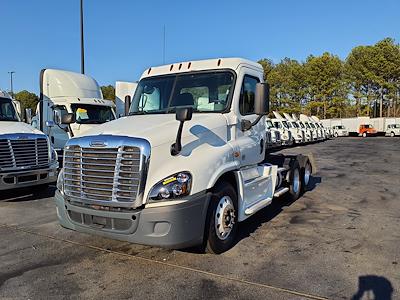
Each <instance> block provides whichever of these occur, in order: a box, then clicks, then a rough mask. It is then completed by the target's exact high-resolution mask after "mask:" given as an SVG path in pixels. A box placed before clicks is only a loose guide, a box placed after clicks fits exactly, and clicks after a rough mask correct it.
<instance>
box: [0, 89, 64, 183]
mask: <svg viewBox="0 0 400 300" xmlns="http://www.w3.org/2000/svg"><path fill="white" fill-rule="evenodd" d="M57 169H58V162H57V154H56V153H55V151H54V150H53V149H52V147H51V146H50V143H49V140H48V138H47V137H46V135H44V134H43V132H41V131H39V130H36V129H34V128H33V127H32V126H30V125H28V124H26V123H23V122H21V120H20V117H19V116H18V114H17V112H16V108H15V106H14V104H13V101H12V99H11V97H10V95H9V94H7V93H6V92H2V91H0V190H8V189H14V188H20V187H30V186H41V185H46V184H49V183H51V182H55V181H56V180H57Z"/></svg>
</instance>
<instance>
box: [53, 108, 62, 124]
mask: <svg viewBox="0 0 400 300" xmlns="http://www.w3.org/2000/svg"><path fill="white" fill-rule="evenodd" d="M53 122H54V124H58V125H61V115H60V112H59V111H58V110H53Z"/></svg>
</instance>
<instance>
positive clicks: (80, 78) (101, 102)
mask: <svg viewBox="0 0 400 300" xmlns="http://www.w3.org/2000/svg"><path fill="white" fill-rule="evenodd" d="M114 109H115V104H114V103H113V102H112V101H110V100H105V99H103V93H102V92H101V89H100V86H99V84H98V83H97V82H96V80H94V79H93V78H91V77H90V76H87V75H83V74H79V73H75V72H69V71H64V70H56V69H43V70H42V71H41V72H40V101H39V103H38V105H37V108H36V115H35V116H34V117H33V118H32V125H33V126H34V127H35V128H37V129H40V130H41V131H43V132H44V133H45V134H46V135H47V136H48V137H49V139H50V142H51V144H52V146H53V147H54V148H55V149H56V151H57V152H58V153H59V154H60V158H62V149H63V148H64V146H65V143H66V142H67V141H68V140H69V139H70V138H71V137H72V136H79V135H82V134H83V133H85V132H86V131H87V130H89V129H92V128H95V127H97V126H99V124H103V123H105V122H109V121H112V120H114V119H115V112H114ZM68 114H73V115H74V118H73V120H74V122H73V123H71V124H68V125H64V124H60V120H61V118H62V117H63V116H65V115H68Z"/></svg>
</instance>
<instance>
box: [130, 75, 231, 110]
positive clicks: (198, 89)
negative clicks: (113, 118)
mask: <svg viewBox="0 0 400 300" xmlns="http://www.w3.org/2000/svg"><path fill="white" fill-rule="evenodd" d="M234 79H235V76H234V73H232V72H231V71H209V72H191V73H188V74H174V75H167V76H155V77H149V78H144V79H142V80H141V81H140V82H139V84H138V87H137V89H136V92H135V95H134V96H133V99H132V105H131V108H130V111H129V114H130V115H135V114H157V113H158V114H159V113H174V112H175V109H176V107H179V106H192V107H193V109H194V112H221V111H224V110H225V109H227V107H228V105H229V104H230V97H231V94H232V86H233V81H234ZM154 93H156V94H154ZM150 94H151V95H157V96H156V97H153V98H152V101H151V103H152V104H151V105H149V104H148V103H149V100H148V99H147V102H146V103H145V101H144V100H145V99H144V97H143V96H144V95H145V96H146V95H147V96H148V95H150ZM143 104H145V105H143Z"/></svg>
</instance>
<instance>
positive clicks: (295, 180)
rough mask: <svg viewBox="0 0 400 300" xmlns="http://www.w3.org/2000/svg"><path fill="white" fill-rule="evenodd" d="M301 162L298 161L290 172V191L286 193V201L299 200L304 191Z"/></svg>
mask: <svg viewBox="0 0 400 300" xmlns="http://www.w3.org/2000/svg"><path fill="white" fill-rule="evenodd" d="M301 174H302V173H301V170H300V165H299V162H298V161H297V160H296V161H295V162H294V163H293V164H292V166H291V168H290V171H289V191H288V192H287V193H286V200H287V201H289V202H293V201H296V200H297V199H299V197H300V195H301V191H302V187H301V186H302V178H301V177H302V176H301Z"/></svg>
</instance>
